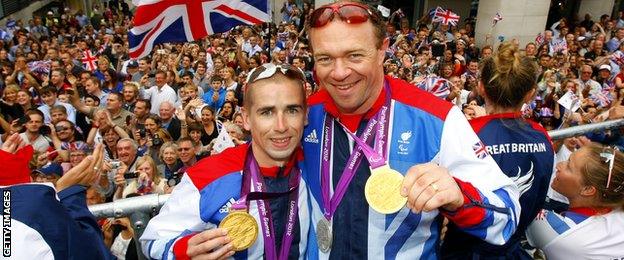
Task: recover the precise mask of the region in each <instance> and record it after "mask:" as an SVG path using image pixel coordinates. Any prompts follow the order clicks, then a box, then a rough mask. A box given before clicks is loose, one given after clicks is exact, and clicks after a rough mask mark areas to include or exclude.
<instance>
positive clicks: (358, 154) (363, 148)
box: [321, 82, 391, 220]
mask: <svg viewBox="0 0 624 260" xmlns="http://www.w3.org/2000/svg"><path fill="white" fill-rule="evenodd" d="M384 90H385V91H386V101H385V104H384V105H383V106H382V107H381V108H380V110H379V111H378V112H377V114H375V116H374V117H372V118H371V119H370V120H369V121H368V123H367V124H366V128H365V130H364V132H363V133H362V135H361V137H357V136H356V135H355V134H353V133H351V131H349V130H348V129H347V128H345V127H344V126H342V124H341V126H342V127H343V129H344V131H345V132H347V134H349V135H350V136H351V138H353V139H354V140H355V142H356V144H357V145H356V147H355V148H354V149H353V152H352V153H351V155H350V156H349V159H347V165H346V167H345V168H344V170H343V172H342V175H341V176H340V180H338V184H337V185H336V188H335V190H334V195H333V196H331V197H330V176H331V174H330V170H329V168H330V156H329V154H330V153H331V146H332V144H331V143H330V140H332V136H333V129H334V121H335V120H334V119H333V118H331V117H330V116H329V114H328V115H327V116H326V117H325V125H324V129H323V131H324V136H325V138H324V139H323V148H322V151H323V154H322V160H321V162H322V163H321V194H322V197H323V207H324V209H323V211H324V212H323V215H324V216H325V218H326V219H327V220H331V218H332V217H333V215H334V212H336V209H337V208H338V204H340V201H341V200H342V198H343V197H344V194H345V192H346V191H347V187H348V186H349V183H351V180H352V179H353V177H354V176H355V173H356V171H357V168H358V167H359V166H360V163H361V161H362V154H364V156H366V158H367V160H368V161H369V164H370V166H371V169H375V168H378V167H381V166H384V165H386V158H385V156H384V155H385V154H386V150H387V146H386V145H385V144H386V143H387V136H388V127H389V117H390V100H391V97H390V88H389V85H388V82H384ZM375 127H376V128H375ZM373 128H375V130H376V135H375V142H374V149H373V148H370V146H369V145H367V143H368V142H369V139H370V137H371V135H372V133H373Z"/></svg>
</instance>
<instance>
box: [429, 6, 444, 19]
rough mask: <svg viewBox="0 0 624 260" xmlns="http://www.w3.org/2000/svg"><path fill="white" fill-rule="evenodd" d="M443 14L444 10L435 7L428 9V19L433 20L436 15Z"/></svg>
mask: <svg viewBox="0 0 624 260" xmlns="http://www.w3.org/2000/svg"><path fill="white" fill-rule="evenodd" d="M438 12H440V13H443V12H444V8H442V7H439V6H437V7H436V8H431V9H429V17H431V19H434V18H435V15H436V13H438Z"/></svg>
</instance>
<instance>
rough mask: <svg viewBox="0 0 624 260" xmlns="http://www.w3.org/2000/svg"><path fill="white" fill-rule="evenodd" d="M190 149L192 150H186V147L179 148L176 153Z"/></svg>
mask: <svg viewBox="0 0 624 260" xmlns="http://www.w3.org/2000/svg"><path fill="white" fill-rule="evenodd" d="M191 149H192V148H188V147H180V148H178V151H179V152H182V151H190V150H191Z"/></svg>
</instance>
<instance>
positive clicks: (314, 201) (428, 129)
mask: <svg viewBox="0 0 624 260" xmlns="http://www.w3.org/2000/svg"><path fill="white" fill-rule="evenodd" d="M385 80H386V81H388V83H389V86H390V95H391V98H392V100H391V104H390V105H391V107H390V111H391V112H390V117H389V118H390V120H391V121H390V124H389V129H388V131H389V133H388V145H389V149H387V151H388V152H387V154H386V158H389V164H390V167H391V168H393V169H395V170H397V171H399V172H401V173H402V174H405V173H406V172H407V170H408V169H409V168H410V167H411V166H413V165H416V164H420V163H427V162H435V163H437V164H439V165H440V166H442V167H445V168H447V169H448V170H449V172H450V173H451V175H453V177H454V178H455V180H456V181H457V183H458V184H459V186H460V188H461V189H462V191H463V193H464V203H465V205H464V207H462V208H460V209H459V210H457V211H456V212H440V211H438V210H435V211H432V212H422V213H421V214H414V213H411V212H410V210H409V209H407V208H403V209H402V210H401V211H399V212H398V213H395V214H388V215H384V214H380V213H377V212H376V211H374V210H372V209H370V208H369V206H368V204H367V202H366V200H365V197H364V185H365V183H366V180H367V179H368V177H369V176H370V170H369V167H368V162H367V161H366V160H362V163H361V164H360V167H359V168H358V170H357V173H356V175H355V177H354V178H353V180H352V182H351V183H350V184H349V187H348V189H347V191H346V193H345V196H344V198H343V199H342V201H341V202H340V204H339V206H338V208H337V210H336V212H335V214H334V217H333V218H332V229H333V245H332V248H333V250H331V251H330V252H329V253H328V254H325V253H322V252H320V251H319V250H318V245H317V242H316V233H315V228H316V223H317V222H318V221H319V220H320V219H321V218H323V208H322V204H323V202H322V201H323V200H322V195H321V189H320V187H321V184H320V174H319V173H320V172H321V154H322V144H323V140H324V138H325V136H324V134H323V126H324V120H325V118H326V117H325V115H326V113H330V114H332V115H333V116H334V117H339V119H340V121H341V122H342V123H343V124H345V125H346V126H347V127H348V128H350V129H351V131H353V129H357V130H358V131H357V132H358V135H359V134H360V133H361V132H362V131H363V129H364V127H365V125H366V123H367V121H368V118H371V117H372V116H373V115H374V114H375V113H376V112H377V111H378V110H379V109H380V107H381V106H382V105H383V104H384V102H385V96H386V94H385V92H384V91H382V94H381V95H380V97H379V98H378V100H377V101H376V103H375V104H374V105H373V108H372V109H371V111H369V113H368V114H366V115H364V116H363V118H362V116H360V117H358V116H339V115H338V112H337V111H338V110H337V108H336V106H335V105H334V104H333V102H332V99H331V97H330V96H329V94H328V93H327V91H325V90H321V91H320V92H319V93H317V94H315V95H314V96H312V97H310V99H309V101H308V103H309V114H308V121H309V123H308V125H307V126H306V128H305V131H304V141H303V148H304V154H305V167H306V170H305V171H304V173H303V174H304V179H305V180H306V183H307V185H308V187H309V189H310V194H311V199H310V203H311V205H312V206H311V213H312V224H313V227H312V228H311V229H310V241H309V242H310V243H309V250H308V254H309V256H310V257H311V258H317V257H318V258H320V259H328V258H330V259H367V258H370V259H416V258H420V259H436V258H437V257H438V252H437V245H438V240H439V229H440V221H439V220H440V218H439V217H440V216H441V215H440V213H442V214H443V215H444V216H446V217H448V218H449V219H450V221H452V222H454V223H456V224H457V225H458V226H459V227H460V228H461V229H462V230H463V231H465V232H468V233H470V234H472V235H474V236H476V237H478V238H481V239H483V240H485V241H487V242H490V243H494V244H503V243H505V241H507V240H508V239H509V238H510V237H511V235H512V234H513V233H514V230H515V228H516V226H517V223H518V218H519V216H520V206H519V202H518V197H519V195H518V190H517V188H516V186H515V185H514V184H513V182H512V181H511V180H510V179H509V178H507V177H506V176H505V175H504V174H503V173H502V172H501V170H500V168H499V167H498V166H497V165H496V163H495V162H494V160H493V159H492V157H491V156H489V155H488V154H487V152H486V150H485V147H484V146H483V144H482V143H481V142H480V141H479V138H478V137H477V135H476V134H475V133H474V131H473V130H472V128H471V127H470V125H469V124H468V122H467V120H466V118H465V117H464V115H463V114H462V113H461V111H460V110H459V109H458V108H457V107H455V106H453V105H452V104H450V103H448V102H446V101H443V100H440V99H438V98H436V97H434V96H433V95H431V94H429V93H427V92H424V91H422V90H420V89H418V88H417V87H415V86H413V85H410V84H408V83H406V82H404V81H400V80H397V79H392V78H389V77H386V78H385ZM333 139H334V140H333V148H332V153H331V158H330V159H331V162H332V164H331V166H330V172H331V175H332V176H331V180H332V184H331V186H332V189H331V191H332V193H333V189H335V185H336V184H337V182H338V180H339V179H340V176H341V174H342V170H343V168H344V167H345V162H346V160H347V158H348V157H349V155H350V153H351V150H352V149H353V147H354V142H353V140H351V139H350V137H348V136H347V135H346V133H345V132H344V130H343V129H342V128H341V127H335V128H334V132H333ZM470 198H472V199H470Z"/></svg>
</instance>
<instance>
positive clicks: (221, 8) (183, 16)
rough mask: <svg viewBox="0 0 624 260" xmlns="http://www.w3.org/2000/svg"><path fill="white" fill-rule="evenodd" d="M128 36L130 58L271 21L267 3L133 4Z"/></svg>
mask: <svg viewBox="0 0 624 260" xmlns="http://www.w3.org/2000/svg"><path fill="white" fill-rule="evenodd" d="M133 4H134V5H135V6H137V7H136V12H135V14H134V19H133V24H134V27H133V28H132V29H131V30H130V32H129V33H128V42H129V44H130V57H131V58H133V59H137V58H141V57H143V56H146V55H148V54H149V53H150V51H151V50H152V47H153V46H154V45H155V44H159V43H164V42H188V41H193V40H197V39H201V38H204V37H206V36H207V35H209V34H214V33H222V32H226V31H228V30H230V29H231V28H233V27H235V26H237V25H242V24H259V23H263V22H265V21H268V20H269V19H270V15H269V4H268V1H267V0H192V1H187V0H134V1H133Z"/></svg>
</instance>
